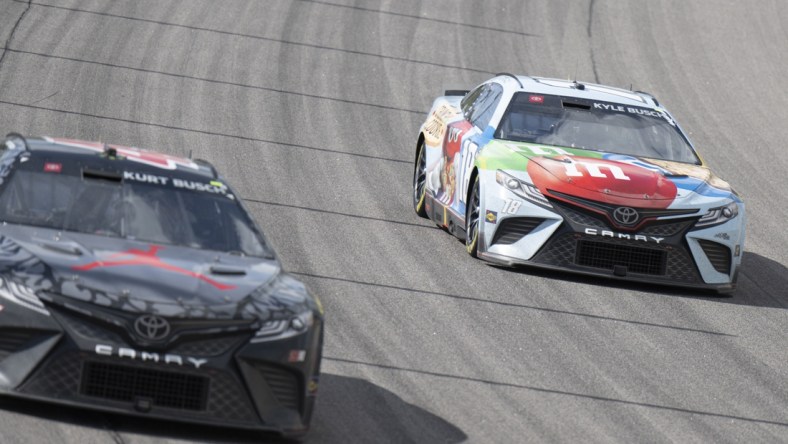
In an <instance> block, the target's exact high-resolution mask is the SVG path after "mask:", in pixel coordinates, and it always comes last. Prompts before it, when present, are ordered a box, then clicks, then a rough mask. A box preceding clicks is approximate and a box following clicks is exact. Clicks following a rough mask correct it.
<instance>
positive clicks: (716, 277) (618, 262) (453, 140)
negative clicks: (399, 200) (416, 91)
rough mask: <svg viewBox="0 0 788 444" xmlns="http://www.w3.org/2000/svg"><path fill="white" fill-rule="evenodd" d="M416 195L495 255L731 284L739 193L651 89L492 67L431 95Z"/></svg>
mask: <svg viewBox="0 0 788 444" xmlns="http://www.w3.org/2000/svg"><path fill="white" fill-rule="evenodd" d="M413 206H414V208H415V210H416V213H417V214H419V215H420V216H422V217H428V218H430V219H432V220H433V221H434V222H436V223H437V224H438V225H440V226H442V227H445V228H446V229H447V230H448V231H449V232H451V233H452V234H454V235H455V236H457V237H459V238H460V239H465V243H466V246H467V250H468V252H469V253H470V254H471V255H473V256H478V257H480V258H482V259H485V260H487V261H490V262H494V263H498V264H502V265H509V266H512V265H517V264H527V265H533V266H539V267H545V268H554V269H562V270H570V271H574V272H578V273H584V274H590V275H598V276H607V277H613V278H622V279H630V280H637V281H643V282H650V283H659V284H671V285H680V286H686V287H697V288H707V289H713V290H717V291H719V292H726V291H732V290H733V289H734V288H735V286H736V276H737V273H738V271H739V267H740V265H741V259H742V252H743V248H744V227H745V215H744V203H743V202H742V200H741V199H740V198H739V196H738V195H737V194H736V193H735V192H734V191H733V190H732V189H731V187H730V186H729V185H728V183H726V182H725V181H723V180H721V179H720V178H718V177H717V176H715V175H714V174H713V173H712V172H711V171H710V170H709V169H708V168H707V167H706V165H705V164H704V163H703V161H702V160H701V158H700V157H699V156H698V155H697V154H696V152H695V150H694V148H693V147H692V145H691V143H690V142H689V139H687V137H686V135H685V134H684V133H683V132H682V130H681V128H680V127H679V125H678V123H676V121H675V120H674V119H673V117H672V116H671V115H670V113H669V112H668V111H667V110H665V109H664V108H663V107H661V106H660V104H659V102H657V100H656V99H655V98H654V97H653V96H651V95H649V94H646V93H642V92H632V91H627V90H622V89H618V88H612V87H608V86H602V85H596V84H583V83H578V82H576V81H574V82H573V81H563V80H556V79H545V78H538V77H526V76H514V75H511V74H499V75H497V76H496V77H494V78H493V79H490V80H488V81H486V82H484V83H483V84H481V85H479V86H477V87H476V88H474V89H473V90H471V91H469V92H468V91H447V92H446V94H445V96H443V97H439V98H437V99H436V100H435V102H434V103H433V106H432V109H431V110H430V112H429V115H428V117H427V120H426V122H425V123H424V124H423V125H422V127H421V130H420V134H419V137H418V142H417V145H416V155H415V168H414V175H413Z"/></svg>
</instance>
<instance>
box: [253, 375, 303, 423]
mask: <svg viewBox="0 0 788 444" xmlns="http://www.w3.org/2000/svg"><path fill="white" fill-rule="evenodd" d="M257 370H258V371H259V372H260V373H262V374H263V377H264V378H265V382H266V383H267V384H268V387H270V388H271V391H272V392H273V393H274V396H276V399H277V401H279V403H280V404H282V405H283V406H285V407H288V408H291V409H294V410H299V411H300V399H301V392H300V384H299V383H298V378H297V377H296V375H295V374H294V373H292V372H290V371H288V370H285V369H283V368H281V367H276V366H273V365H266V364H258V365H257Z"/></svg>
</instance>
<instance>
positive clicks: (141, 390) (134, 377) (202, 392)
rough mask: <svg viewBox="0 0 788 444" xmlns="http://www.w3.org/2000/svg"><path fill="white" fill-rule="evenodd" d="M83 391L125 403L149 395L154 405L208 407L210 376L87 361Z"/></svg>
mask: <svg viewBox="0 0 788 444" xmlns="http://www.w3.org/2000/svg"><path fill="white" fill-rule="evenodd" d="M81 393H82V394H83V395H87V396H93V397H97V398H104V399H111V400H114V401H126V402H135V401H136V400H137V399H138V398H148V399H150V400H151V401H152V403H153V405H154V406H159V407H169V408H175V409H183V410H205V405H206V401H207V398H208V378H206V377H203V376H195V375H188V374H183V373H175V372H169V371H161V370H154V369H150V368H138V367H130V366H125V365H116V364H106V363H101V362H85V365H84V368H83V376H82V387H81Z"/></svg>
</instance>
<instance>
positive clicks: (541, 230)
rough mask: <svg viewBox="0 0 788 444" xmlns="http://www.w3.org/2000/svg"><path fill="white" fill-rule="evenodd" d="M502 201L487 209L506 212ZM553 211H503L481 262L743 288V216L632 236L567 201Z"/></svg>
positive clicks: (669, 224) (647, 229) (673, 224)
mask: <svg viewBox="0 0 788 444" xmlns="http://www.w3.org/2000/svg"><path fill="white" fill-rule="evenodd" d="M504 196H506V197H508V196H507V195H505V194H504ZM502 201H503V199H501V198H500V197H499V196H497V195H495V194H494V193H491V194H488V195H487V199H486V205H487V208H488V209H490V207H492V208H494V209H495V208H499V207H501V206H502V205H503V204H502V203H501V202H502ZM551 204H552V206H553V208H552V210H547V209H544V208H540V207H536V206H532V205H529V204H527V203H525V204H523V205H522V210H521V211H520V213H519V214H514V215H505V216H504V217H501V212H498V218H497V221H496V222H495V223H489V222H487V223H485V224H484V235H483V239H484V242H483V245H482V247H481V251H480V252H479V256H480V257H481V258H483V259H485V260H488V261H490V262H494V263H497V264H501V265H507V266H513V265H521V264H522V265H530V266H536V267H541V268H547V269H554V270H566V271H572V272H575V273H581V274H585V275H593V276H602V277H609V278H614V279H624V280H631V281H638V282H645V283H653V284H660V285H670V286H681V287H688V288H698V289H709V290H715V291H717V292H720V293H725V292H730V291H733V290H734V289H735V287H736V278H737V274H738V268H739V266H740V264H741V253H742V244H743V239H744V236H743V233H742V230H743V215H742V217H741V218H740V219H739V220H733V221H730V222H728V223H725V224H722V225H719V226H715V227H712V228H709V229H703V230H697V229H695V228H694V226H695V222H696V221H697V218H698V217H699V216H695V215H685V216H678V217H672V218H663V219H658V220H655V221H652V222H650V223H649V224H648V225H646V226H644V227H642V228H641V229H639V230H638V231H637V232H632V233H627V232H622V231H620V230H615V229H614V228H611V227H610V225H609V224H608V223H607V222H606V221H605V219H604V218H603V217H601V216H600V215H598V214H595V213H592V212H589V211H586V210H584V209H582V208H579V207H576V206H573V205H571V204H568V203H566V202H560V201H556V200H551ZM532 207H533V208H532Z"/></svg>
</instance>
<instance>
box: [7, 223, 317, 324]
mask: <svg viewBox="0 0 788 444" xmlns="http://www.w3.org/2000/svg"><path fill="white" fill-rule="evenodd" d="M20 247H21V248H20ZM0 273H5V274H6V275H8V274H10V275H12V277H13V278H15V279H17V280H20V281H21V282H23V283H25V284H26V285H28V286H29V287H31V288H32V289H33V290H34V291H36V292H40V291H44V292H49V293H51V294H52V293H53V294H56V295H58V296H65V297H68V298H73V299H76V300H80V301H83V302H88V303H93V304H96V305H103V306H109V307H115V308H120V309H123V310H128V311H134V312H143V311H144V312H156V313H160V314H162V315H171V316H185V315H188V313H202V315H203V316H209V315H210V314H211V313H212V314H213V315H215V316H219V317H225V316H233V317H238V315H239V312H240V311H243V310H244V309H245V308H248V306H251V305H254V304H255V303H260V304H263V305H265V306H266V307H265V308H266V311H270V310H268V309H270V308H271V307H279V308H288V307H289V306H291V305H294V304H304V303H305V296H302V297H293V296H292V295H287V298H286V299H287V300H286V301H280V300H273V299H276V298H278V295H276V294H275V293H276V292H277V291H278V290H279V289H280V287H281V286H282V282H283V281H284V282H285V284H286V285H285V286H290V287H293V286H297V285H295V284H293V282H295V283H297V281H295V280H294V279H292V278H289V277H288V276H286V275H284V276H283V273H282V270H281V267H280V265H279V263H278V261H276V260H275V259H267V258H256V257H242V256H237V255H231V254H227V253H220V252H214V251H205V250H198V249H193V248H184V247H178V246H172V245H160V244H151V243H148V242H139V241H134V240H127V239H119V238H110V237H104V236H97V235H88V234H80V233H71V232H68V233H62V232H57V231H55V230H50V229H44V228H36V227H29V226H19V225H5V226H3V227H2V228H0ZM298 284H300V283H298ZM302 289H303V287H301V288H297V289H296V290H298V291H295V293H299V291H300V290H302ZM305 294H306V293H305V291H304V292H303V295H305ZM250 298H252V299H253V300H251V301H250Z"/></svg>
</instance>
